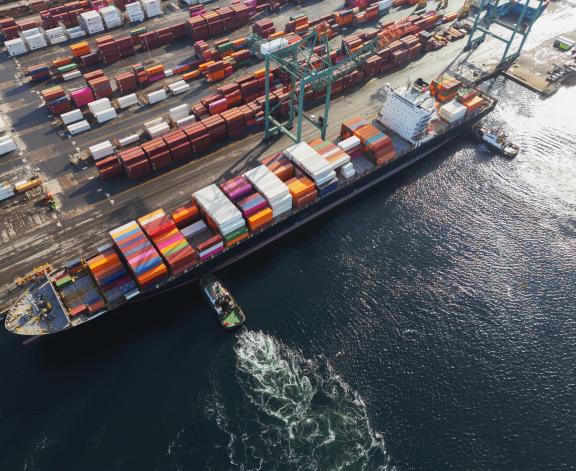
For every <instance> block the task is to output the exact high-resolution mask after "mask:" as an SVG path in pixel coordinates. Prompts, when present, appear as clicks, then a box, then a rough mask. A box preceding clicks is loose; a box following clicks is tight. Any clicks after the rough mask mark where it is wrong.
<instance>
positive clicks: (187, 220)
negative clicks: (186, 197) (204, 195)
mask: <svg viewBox="0 0 576 471" xmlns="http://www.w3.org/2000/svg"><path fill="white" fill-rule="evenodd" d="M172 219H173V221H174V224H176V227H177V228H178V229H182V228H184V227H187V226H189V225H190V224H192V223H194V222H196V221H198V219H200V212H199V211H198V206H196V204H194V203H189V204H187V205H185V206H181V207H180V208H177V209H175V210H174V211H172Z"/></svg>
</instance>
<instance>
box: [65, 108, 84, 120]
mask: <svg viewBox="0 0 576 471" xmlns="http://www.w3.org/2000/svg"><path fill="white" fill-rule="evenodd" d="M60 118H61V119H62V122H63V123H64V124H70V123H75V122H76V121H80V120H81V119H83V116H82V111H80V110H79V109H75V110H72V111H68V113H62V114H61V115H60Z"/></svg>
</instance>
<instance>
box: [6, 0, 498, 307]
mask: <svg viewBox="0 0 576 471" xmlns="http://www.w3.org/2000/svg"><path fill="white" fill-rule="evenodd" d="M228 3H229V2H228V1H227V0H219V1H216V2H213V3H211V4H210V5H209V6H210V7H211V8H212V7H214V6H224V5H227V4H228ZM463 3H464V2H463V0H456V1H451V2H450V4H449V6H448V11H456V10H458V9H459V8H460V7H461V6H462V5H463ZM163 6H164V10H165V12H166V13H165V14H164V15H163V16H162V17H160V18H157V19H155V20H153V22H147V23H145V24H146V25H147V26H148V25H153V24H154V22H160V23H162V24H163V25H164V24H171V23H174V22H178V21H182V19H183V18H186V17H187V16H188V14H187V12H186V11H185V10H182V9H181V8H180V7H178V6H177V5H175V4H173V5H170V4H167V3H164V4H163ZM433 6H435V4H431V5H430V6H429V8H432V7H433ZM341 7H342V4H341V2H340V1H337V0H325V1H323V2H319V3H312V4H308V5H306V6H303V7H296V6H291V7H288V8H284V9H283V10H282V12H281V13H280V14H276V15H272V16H271V19H272V20H273V21H274V23H275V24H276V25H277V27H278V26H280V25H283V24H284V23H285V22H286V21H287V20H288V19H289V17H290V16H293V15H295V14H298V13H305V14H307V15H308V16H309V17H310V18H316V17H318V16H321V15H324V14H327V13H329V12H332V11H335V10H338V9H339V8H341ZM412 10H413V7H410V8H405V9H395V10H393V11H392V12H391V13H390V14H389V15H387V16H386V20H388V21H393V20H397V19H400V18H403V17H406V16H408V15H409V14H411V12H412ZM372 27H373V26H372ZM369 28H370V26H368V27H366V28H365V29H369ZM124 29H125V30H129V29H131V28H130V25H126V26H123V27H121V28H119V29H116V30H115V34H118V32H122V30H124ZM356 31H357V30H356ZM352 32H354V30H352V29H351V30H350V31H349V32H348V31H345V32H344V34H351V33H352ZM248 33H249V28H244V29H241V30H237V31H235V32H233V33H231V34H229V35H228V36H229V37H231V38H236V37H241V36H243V35H246V34H248ZM96 37H98V36H96ZM336 39H337V40H338V42H339V41H340V38H339V37H338V38H336ZM91 40H93V39H91ZM209 44H210V45H212V44H213V41H209ZM464 44H465V43H464V41H456V42H454V43H449V44H448V45H447V46H446V47H444V48H442V49H440V50H438V51H434V52H429V53H427V54H426V55H424V56H423V57H422V58H420V59H419V60H417V61H415V62H412V63H410V64H408V65H407V66H406V67H405V68H403V69H401V70H398V71H395V72H393V73H391V74H389V75H388V76H385V77H379V78H375V79H372V80H370V81H368V82H366V83H365V84H364V85H362V86H360V87H359V88H357V89H354V90H350V91H347V93H346V94H344V95H342V96H340V97H338V98H336V99H333V100H332V105H331V112H330V123H329V128H328V136H329V137H330V136H334V135H336V134H337V133H338V131H339V125H340V123H341V122H342V121H343V120H344V119H346V118H348V117H350V112H351V110H353V111H354V115H356V116H362V117H371V116H374V115H375V114H376V113H377V112H378V109H379V105H380V102H381V99H380V93H381V89H382V87H383V85H384V84H385V83H387V82H388V83H390V84H391V85H392V86H393V87H398V86H402V85H404V84H405V83H406V82H407V81H408V80H409V79H415V78H417V77H423V78H424V79H428V80H430V79H432V78H434V77H436V76H438V75H440V74H441V73H443V72H450V73H453V74H454V75H457V76H461V77H463V78H466V79H468V80H470V79H478V78H479V77H482V76H485V75H487V74H490V73H491V72H492V71H493V70H494V69H495V67H496V61H495V59H494V55H493V54H491V48H493V46H494V45H493V44H492V43H491V41H490V40H487V41H485V43H484V44H482V45H481V46H480V47H479V48H478V49H476V50H475V51H472V52H463V51H462V49H463V46H464ZM67 48H68V45H67V44H66V45H61V46H60V45H57V46H54V47H51V48H50V49H49V50H48V51H46V52H43V51H35V52H32V53H30V54H28V55H25V56H21V57H19V58H17V61H18V63H19V67H20V68H25V67H26V66H28V65H32V64H36V63H38V62H41V61H48V60H51V59H53V58H54V57H57V56H62V55H65V53H66V51H67ZM192 56H193V48H192V47H191V44H190V43H182V44H176V45H174V44H172V45H170V46H167V47H166V48H160V49H156V50H153V51H151V52H150V54H148V53H140V54H138V55H137V56H135V57H131V58H129V59H127V60H124V61H121V62H119V63H116V64H113V65H110V66H108V67H106V68H105V69H104V71H105V73H106V74H107V75H108V76H109V77H112V76H114V75H116V74H117V73H118V72H120V71H122V70H123V69H125V68H127V67H128V66H129V65H130V64H132V63H134V62H138V61H141V62H151V63H153V64H158V63H164V64H169V66H171V65H175V64H178V63H183V62H186V61H187V60H190V59H191V58H192ZM0 61H1V63H2V65H0V95H1V100H0V113H1V114H2V115H3V116H4V118H5V119H6V120H7V121H8V122H9V126H11V134H12V136H13V137H14V139H15V141H16V142H17V144H18V146H19V151H18V152H13V153H11V154H9V155H7V156H4V157H2V158H1V159H0V181H3V180H10V181H14V180H15V179H16V178H27V177H29V176H31V175H32V174H37V175H39V176H40V177H41V178H42V180H43V182H44V183H45V185H44V186H45V189H46V190H47V191H49V192H51V193H52V194H53V195H54V196H55V198H56V200H57V201H58V208H59V209H58V210H57V211H51V212H50V211H48V210H47V209H46V208H45V207H43V206H40V205H39V204H38V201H37V200H30V201H26V200H25V198H22V197H20V198H19V199H16V200H15V199H11V200H8V201H6V202H4V204H3V205H2V206H0V242H1V244H0V260H1V261H2V264H1V266H0V286H1V287H0V311H2V310H3V309H4V308H6V307H7V306H8V305H9V304H10V303H11V302H13V301H14V300H15V297H16V296H17V295H18V294H19V293H20V292H21V290H20V289H18V288H17V287H16V286H15V285H14V283H13V281H14V280H15V279H16V278H17V277H18V276H21V275H23V274H25V273H27V272H29V271H30V270H32V269H33V268H34V267H36V266H38V265H40V264H42V263H45V262H47V261H49V262H50V263H51V264H53V266H58V265H59V264H61V263H64V262H66V261H67V260H70V259H72V258H75V257H79V256H81V255H86V254H90V253H92V252H93V251H94V249H95V248H96V247H98V246H100V245H102V244H103V243H105V242H106V240H107V234H108V231H109V230H110V229H112V228H114V227H116V226H119V225H121V224H123V223H125V222H126V221H129V220H131V219H134V218H135V217H136V216H138V215H142V214H146V213H148V212H151V211H154V210H156V209H158V208H165V209H170V208H174V207H176V206H178V205H181V204H182V203H185V202H187V201H188V200H189V199H190V195H191V194H192V193H193V192H194V191H195V190H198V189H199V188H202V187H204V186H206V185H208V184H210V183H212V182H213V181H214V180H217V179H219V178H221V177H226V176H232V175H237V174H238V173H240V172H241V171H243V170H247V169H249V168H251V167H253V166H254V165H255V163H256V162H257V160H258V159H260V158H262V157H265V156H266V155H268V154H270V153H272V152H274V151H277V150H280V149H282V148H285V147H286V146H287V142H288V138H286V137H283V138H280V139H278V140H276V141H274V142H269V143H265V142H263V141H262V136H263V135H262V133H257V134H253V135H249V136H248V137H246V138H244V139H243V140H240V141H234V142H231V143H228V144H224V145H222V146H221V147H219V148H215V149H213V151H212V152H211V153H209V154H207V155H205V156H203V157H201V158H199V159H198V160H193V161H189V162H186V163H184V164H183V165H180V166H177V167H172V168H169V169H167V171H165V172H163V173H161V174H159V175H156V176H154V177H151V178H150V179H146V180H143V181H141V182H134V181H130V180H127V179H121V180H111V181H105V180H102V179H101V178H99V177H98V172H97V170H96V168H95V167H94V166H93V164H92V163H91V162H88V161H86V162H84V163H83V162H81V163H80V164H79V165H74V164H72V163H71V156H73V155H75V154H77V153H78V152H79V151H84V150H86V148H87V147H88V146H91V145H93V144H96V143H99V142H102V141H104V140H108V139H112V138H119V137H123V136H126V135H128V134H131V133H133V132H134V131H136V130H138V129H141V128H142V127H143V123H144V122H145V121H148V120H151V119H154V118H156V117H159V116H162V115H166V114H167V112H168V109H169V108H171V107H174V106H177V105H178V104H180V103H181V102H182V101H185V102H188V103H195V102H197V101H199V100H200V99H201V98H202V97H204V96H207V95H210V94H212V93H214V89H215V88H216V87H217V86H219V85H221V83H218V84H215V85H213V86H208V85H207V84H206V82H205V81H197V82H195V83H193V86H192V90H191V91H189V92H188V93H186V94H185V95H180V96H177V97H174V96H172V97H170V98H168V99H167V100H166V101H165V102H163V103H161V104H158V105H156V106H153V107H146V106H145V107H142V108H140V109H138V110H137V111H136V112H128V113H122V114H120V115H119V117H118V118H117V119H115V120H113V121H111V122H108V123H105V124H104V125H101V126H98V127H95V128H93V129H92V130H90V131H89V132H87V133H85V134H81V135H78V136H74V137H73V138H71V139H70V138H67V137H65V136H64V135H63V132H62V128H58V127H56V126H54V124H53V123H52V122H51V121H50V119H49V116H48V112H47V110H46V109H45V107H44V106H43V105H42V102H41V99H40V97H39V93H38V90H41V89H42V88H46V87H48V85H46V84H45V85H38V86H35V87H32V86H31V85H30V84H28V83H26V82H24V81H23V80H22V78H21V76H20V75H19V73H18V67H17V65H16V64H15V61H14V60H13V59H12V58H10V57H8V56H7V54H6V53H4V54H2V55H1V56H0ZM259 67H262V65H261V64H255V65H254V66H252V67H251V69H252V70H253V69H256V68H259ZM249 70H250V69H246V68H244V69H240V70H239V71H237V72H235V74H234V75H233V76H232V77H230V78H229V79H228V80H233V79H234V78H235V77H238V76H240V75H243V74H245V73H246V72H247V71H249ZM71 86H73V84H72V85H70V87H71ZM66 88H68V84H66ZM311 112H312V113H314V110H311ZM316 132H317V131H316V130H315V128H313V127H312V126H307V127H305V128H304V133H303V136H304V139H306V138H307V137H311V136H314V137H316Z"/></svg>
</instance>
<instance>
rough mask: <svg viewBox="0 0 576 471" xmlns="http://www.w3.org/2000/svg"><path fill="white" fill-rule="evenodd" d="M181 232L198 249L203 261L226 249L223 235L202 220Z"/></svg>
mask: <svg viewBox="0 0 576 471" xmlns="http://www.w3.org/2000/svg"><path fill="white" fill-rule="evenodd" d="M181 234H182V235H183V236H184V237H185V238H186V240H187V241H188V242H189V243H190V245H192V246H193V247H194V248H195V249H196V251H197V252H198V256H199V257H200V260H201V261H205V260H208V259H209V258H211V257H213V256H214V255H216V254H217V253H219V252H222V250H224V242H223V240H222V236H221V235H220V234H214V233H213V232H211V231H210V230H209V229H208V226H207V225H206V223H205V222H204V221H202V220H199V221H196V222H195V223H194V224H191V225H189V226H186V227H185V228H183V229H182V231H181Z"/></svg>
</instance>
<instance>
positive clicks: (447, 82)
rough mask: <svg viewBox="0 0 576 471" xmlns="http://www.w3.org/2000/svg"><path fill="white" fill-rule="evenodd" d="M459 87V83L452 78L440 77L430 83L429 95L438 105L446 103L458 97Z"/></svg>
mask: <svg viewBox="0 0 576 471" xmlns="http://www.w3.org/2000/svg"><path fill="white" fill-rule="evenodd" d="M461 86H462V84H461V82H460V81H459V80H456V79H455V78H453V77H448V76H445V77H440V78H439V79H435V80H432V82H430V95H431V96H433V97H435V98H436V100H437V101H439V102H440V103H448V102H449V101H452V100H454V99H455V98H456V97H457V96H458V92H459V91H460V87H461Z"/></svg>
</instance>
